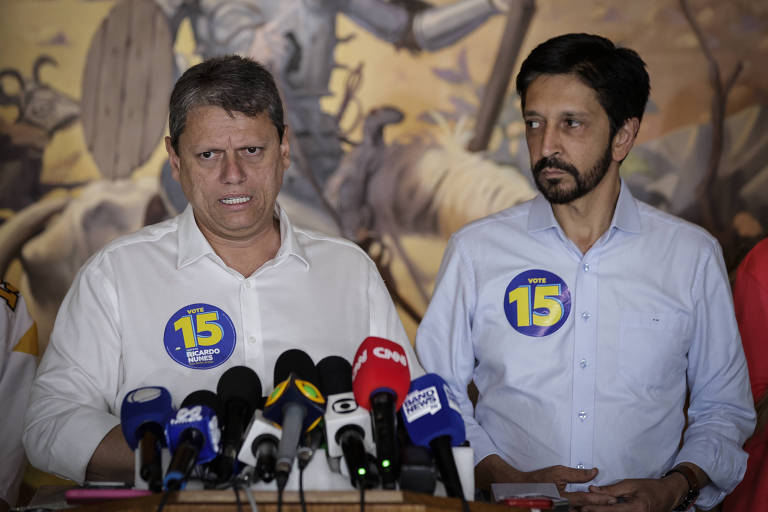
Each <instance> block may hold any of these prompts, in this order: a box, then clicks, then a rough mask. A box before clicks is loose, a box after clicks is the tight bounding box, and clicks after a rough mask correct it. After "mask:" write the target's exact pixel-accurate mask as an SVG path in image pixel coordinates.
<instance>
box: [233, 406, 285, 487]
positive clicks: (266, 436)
mask: <svg viewBox="0 0 768 512" xmlns="http://www.w3.org/2000/svg"><path fill="white" fill-rule="evenodd" d="M247 432H248V433H247V434H246V436H245V440H244V441H243V446H242V447H241V448H240V453H239V454H238V455H237V458H238V460H240V462H243V463H245V464H248V465H249V466H253V467H254V468H255V471H256V475H257V476H258V477H259V480H261V481H262V482H266V483H269V482H271V481H272V480H274V478H275V463H276V462H277V447H278V445H279V444H280V437H281V436H282V430H281V429H280V426H279V425H276V424H274V423H272V422H271V421H269V420H267V419H266V418H264V415H263V414H262V411H260V410H257V411H256V412H255V413H254V414H253V418H252V419H251V424H250V425H249V426H248V429H247Z"/></svg>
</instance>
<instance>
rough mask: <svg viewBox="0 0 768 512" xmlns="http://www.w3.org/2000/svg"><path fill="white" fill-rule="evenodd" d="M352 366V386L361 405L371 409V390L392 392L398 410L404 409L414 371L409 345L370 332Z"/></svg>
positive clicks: (358, 350)
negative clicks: (402, 345)
mask: <svg viewBox="0 0 768 512" xmlns="http://www.w3.org/2000/svg"><path fill="white" fill-rule="evenodd" d="M354 362H355V364H354V366H353V367H352V390H353V391H354V393H355V400H357V403H358V404H360V406H361V407H364V408H365V409H368V410H370V409H371V394H372V393H374V392H380V391H384V392H388V393H393V394H394V395H395V410H397V409H400V406H401V405H402V404H403V400H404V399H405V395H406V394H407V393H408V387H409V385H410V383H411V373H410V370H409V369H408V356H407V355H406V354H405V349H403V347H401V346H400V345H398V344H397V343H395V342H394V341H390V340H387V339H384V338H377V337H374V336H369V337H368V338H366V339H365V340H364V341H363V342H362V343H361V344H360V347H358V349H357V353H356V354H355V359H354Z"/></svg>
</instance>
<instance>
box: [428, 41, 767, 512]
mask: <svg viewBox="0 0 768 512" xmlns="http://www.w3.org/2000/svg"><path fill="white" fill-rule="evenodd" d="M517 89H518V92H519V94H520V97H521V100H522V108H523V116H524V118H525V123H526V139H527V143H528V148H529V151H530V155H531V166H532V170H533V176H534V179H535V181H536V184H537V186H538V188H539V190H540V191H541V195H539V196H537V197H536V198H535V199H533V200H531V201H529V202H527V203H524V204H521V205H518V206H516V207H513V208H510V209H507V210H505V211H502V212H500V213H497V214H495V215H492V216H490V217H487V218H485V219H481V220H479V221H476V222H474V223H472V224H470V225H468V226H466V227H465V228H463V229H462V230H460V231H459V232H457V233H456V234H455V235H454V236H453V237H452V238H451V241H450V243H449V245H448V248H447V249H446V253H445V256H444V259H443V263H442V266H441V270H440V274H439V276H438V280H437V284H436V286H435V291H434V294H433V297H432V302H431V304H430V306H429V308H428V310H427V313H426V315H425V317H424V320H423V322H422V324H421V326H420V327H419V331H418V334H417V336H416V349H417V352H418V355H419V358H420V360H421V362H422V364H423V366H424V368H425V369H426V370H427V371H431V372H436V373H438V374H440V375H442V376H443V377H444V378H445V379H446V381H447V382H448V384H449V386H450V387H451V389H452V391H453V393H454V395H455V396H456V397H457V399H458V402H459V405H460V407H461V410H462V413H463V415H464V420H465V423H466V425H467V436H468V438H469V439H470V441H471V443H472V445H473V446H474V450H475V463H476V468H475V473H476V477H477V485H478V487H480V488H487V486H488V485H489V484H490V483H491V482H554V483H556V484H557V485H558V488H559V489H560V492H561V493H562V494H563V495H564V496H566V497H568V498H569V500H570V503H571V504H572V505H581V506H582V508H581V510H582V511H583V512H590V511H603V510H611V511H616V512H618V511H633V510H650V511H669V510H673V509H674V510H685V509H687V508H690V507H691V506H692V504H693V503H694V502H695V503H696V505H697V506H699V507H703V508H711V507H712V506H714V505H715V504H716V503H717V502H718V501H720V500H721V499H722V498H723V497H724V496H725V495H726V494H727V493H728V492H730V491H731V490H732V489H733V488H734V487H735V486H736V485H737V484H738V483H739V481H740V480H741V478H742V476H743V474H744V470H745V467H746V459H747V456H746V454H745V453H744V451H743V450H742V449H741V445H742V443H743V442H744V440H745V439H746V438H747V436H748V435H749V434H750V433H751V431H752V429H753V428H754V421H755V417H754V409H753V407H752V397H751V394H750V389H749V380H748V377H747V368H746V364H745V360H744V354H743V350H742V348H741V343H740V339H739V334H738V329H737V326H736V320H735V318H734V313H733V305H732V301H731V296H730V290H729V285H728V280H727V276H726V271H725V267H724V264H723V258H722V254H721V250H720V247H719V245H718V243H717V242H716V240H715V239H714V238H712V237H711V236H710V235H709V234H708V233H707V232H705V231H704V230H703V229H701V228H699V227H697V226H695V225H692V224H690V223H688V222H685V221H683V220H681V219H678V218H676V217H673V216H671V215H668V214H666V213H663V212H661V211H658V210H656V209H654V208H652V207H650V206H648V205H646V204H644V203H642V202H640V201H637V200H636V199H634V198H633V197H632V195H631V193H630V191H629V189H628V187H627V186H626V184H624V183H623V182H622V181H621V179H620V177H619V166H620V165H621V162H622V161H623V160H624V158H626V156H627V154H628V153H629V151H630V149H631V147H632V145H633V143H634V140H635V137H636V135H637V131H638V129H639V126H640V120H641V119H642V115H643V111H644V108H645V105H646V103H647V99H648V93H649V90H650V87H649V79H648V74H647V72H646V70H645V64H644V62H643V61H642V59H640V57H639V56H638V55H637V53H635V52H634V51H632V50H629V49H625V48H617V47H615V46H614V45H613V43H611V42H610V41H608V40H607V39H605V38H602V37H598V36H592V35H587V34H568V35H564V36H559V37H556V38H553V39H551V40H549V41H547V42H545V43H543V44H541V45H540V46H539V47H537V48H536V49H534V50H533V52H532V53H531V55H530V56H529V57H528V58H527V59H526V61H525V62H524V63H523V66H522V68H521V71H520V74H519V76H518V78H517ZM470 380H474V382H475V384H476V385H477V388H478V390H479V398H478V400H477V404H476V407H475V408H474V410H473V406H472V403H471V402H470V400H469V398H468V396H467V392H466V388H467V385H468V384H469V382H470ZM688 391H690V406H689V408H688V412H687V415H688V426H687V429H685V433H684V435H683V430H684V428H685V425H686V416H685V412H684V404H685V400H686V393H687V392H688ZM681 435H683V437H682V442H681Z"/></svg>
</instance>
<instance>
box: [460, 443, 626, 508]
mask: <svg viewBox="0 0 768 512" xmlns="http://www.w3.org/2000/svg"><path fill="white" fill-rule="evenodd" d="M596 476H597V468H592V469H575V468H569V467H566V466H550V467H547V468H542V469H537V470H536V471H527V472H526V471H519V470H517V469H515V468H513V467H512V466H510V465H509V464H507V463H506V462H504V460H503V459H502V458H501V457H499V456H498V455H495V454H494V455H489V456H488V457H486V458H484V459H483V460H481V461H480V463H479V464H478V465H477V466H475V483H476V485H477V487H478V488H480V489H486V490H487V489H490V487H491V484H492V483H497V482H499V483H503V482H512V483H550V482H551V483H554V484H555V485H556V486H557V490H558V491H559V492H560V496H562V497H563V498H566V499H568V502H569V503H570V504H571V505H577V506H579V505H589V504H594V505H613V504H615V503H616V502H617V500H616V497H614V496H612V495H610V494H599V493H590V492H565V486H566V485H567V484H569V483H579V484H581V483H586V482H589V481H590V480H592V479H593V478H595V477H596Z"/></svg>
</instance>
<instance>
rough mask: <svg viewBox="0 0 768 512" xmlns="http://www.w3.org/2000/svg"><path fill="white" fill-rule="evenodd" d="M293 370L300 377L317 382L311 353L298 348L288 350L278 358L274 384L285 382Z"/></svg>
mask: <svg viewBox="0 0 768 512" xmlns="http://www.w3.org/2000/svg"><path fill="white" fill-rule="evenodd" d="M291 372H293V373H294V375H296V377H297V378H299V379H302V380H307V381H309V382H317V370H316V369H315V363H314V362H313V361H312V358H311V357H309V354H307V353H306V352H304V351H303V350H300V349H298V348H292V349H290V350H286V351H285V352H283V353H282V354H280V357H278V358H277V361H276V362H275V373H274V380H273V382H272V385H273V386H277V385H278V384H279V383H281V382H283V381H284V380H285V379H287V378H288V376H289V375H290V374H291Z"/></svg>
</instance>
